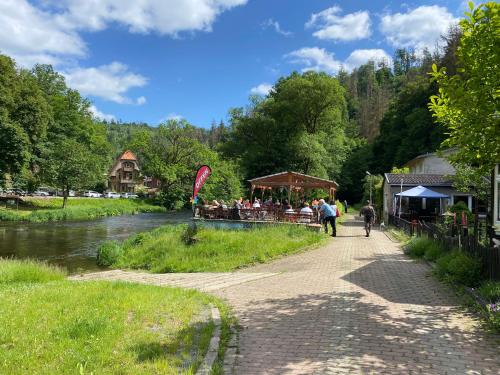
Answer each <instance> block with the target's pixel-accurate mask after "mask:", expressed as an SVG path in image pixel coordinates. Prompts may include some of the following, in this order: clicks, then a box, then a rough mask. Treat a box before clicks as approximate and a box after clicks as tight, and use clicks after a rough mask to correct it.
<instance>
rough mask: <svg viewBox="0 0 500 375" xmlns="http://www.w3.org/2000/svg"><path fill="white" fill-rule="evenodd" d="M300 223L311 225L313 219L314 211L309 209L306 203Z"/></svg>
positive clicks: (301, 213)
mask: <svg viewBox="0 0 500 375" xmlns="http://www.w3.org/2000/svg"><path fill="white" fill-rule="evenodd" d="M300 215H301V216H302V217H301V218H300V221H301V222H303V223H310V222H311V217H312V216H313V210H312V209H311V207H309V203H307V202H305V203H304V207H302V208H301V209H300Z"/></svg>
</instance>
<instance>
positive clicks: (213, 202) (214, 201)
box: [210, 199, 220, 208]
mask: <svg viewBox="0 0 500 375" xmlns="http://www.w3.org/2000/svg"><path fill="white" fill-rule="evenodd" d="M219 206H220V203H219V202H217V200H215V199H214V200H213V201H212V204H211V205H210V208H218V207H219Z"/></svg>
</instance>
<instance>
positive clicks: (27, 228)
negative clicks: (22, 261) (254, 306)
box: [0, 212, 191, 273]
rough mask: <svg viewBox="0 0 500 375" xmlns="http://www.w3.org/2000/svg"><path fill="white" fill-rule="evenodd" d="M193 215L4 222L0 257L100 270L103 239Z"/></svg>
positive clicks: (123, 236) (183, 220) (119, 237)
mask: <svg viewBox="0 0 500 375" xmlns="http://www.w3.org/2000/svg"><path fill="white" fill-rule="evenodd" d="M190 218H191V213H190V212H182V213H166V214H164V213H163V214H157V213H156V214H151V213H145V214H137V215H122V216H112V217H106V218H103V219H98V220H91V221H57V222H49V223H10V222H0V257H12V258H32V259H39V260H44V261H47V262H49V263H52V264H57V265H59V266H62V267H65V268H66V269H67V270H68V272H69V273H75V272H83V271H93V270H98V269H99V267H98V266H97V265H96V254H97V248H98V247H99V245H100V244H101V243H102V242H103V241H106V240H117V241H121V240H124V239H126V238H127V237H129V236H130V235H132V234H134V233H138V232H143V231H147V230H151V229H153V228H156V227H159V226H161V225H166V224H179V223H187V222H188V221H189V220H190Z"/></svg>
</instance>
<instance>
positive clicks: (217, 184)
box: [131, 120, 241, 209]
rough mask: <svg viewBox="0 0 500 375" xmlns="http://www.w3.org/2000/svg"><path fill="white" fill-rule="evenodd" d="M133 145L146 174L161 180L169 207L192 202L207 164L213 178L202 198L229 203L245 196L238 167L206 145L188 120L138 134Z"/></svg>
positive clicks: (172, 122) (206, 186) (165, 200)
mask: <svg viewBox="0 0 500 375" xmlns="http://www.w3.org/2000/svg"><path fill="white" fill-rule="evenodd" d="M131 146H132V147H131V148H132V149H133V150H134V151H136V152H137V154H138V157H139V158H140V162H141V165H142V166H143V172H144V174H146V175H149V176H153V177H155V178H157V179H159V180H160V182H161V187H162V199H163V204H164V205H165V206H166V207H167V208H171V209H173V208H181V207H183V206H185V205H186V204H187V203H188V202H189V198H190V197H191V194H192V188H193V180H194V177H195V173H196V171H197V170H198V168H199V167H200V166H201V165H203V164H207V165H209V166H210V167H211V168H212V175H211V176H210V178H209V179H208V180H207V182H206V184H205V186H204V187H203V190H202V192H201V196H202V197H204V198H205V199H227V200H229V199H231V198H237V197H239V196H240V195H241V186H240V183H239V181H240V179H239V176H238V175H237V173H236V166H235V165H234V164H233V163H230V162H226V161H224V160H222V159H221V158H220V157H219V156H218V154H217V153H216V152H215V151H213V150H210V148H209V147H208V146H207V145H204V144H202V143H201V142H200V141H199V140H198V139H197V129H196V128H195V127H194V126H192V125H190V124H188V123H187V121H185V120H180V121H177V120H170V121H168V122H167V123H166V124H162V125H160V126H159V127H158V129H157V130H156V131H154V132H151V131H142V132H138V133H136V134H135V135H134V139H133V140H132V143H131Z"/></svg>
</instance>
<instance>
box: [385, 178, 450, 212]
mask: <svg viewBox="0 0 500 375" xmlns="http://www.w3.org/2000/svg"><path fill="white" fill-rule="evenodd" d="M403 197H406V198H417V199H422V206H424V205H425V207H422V208H427V205H426V200H427V199H439V213H442V212H443V202H442V200H443V199H445V198H449V195H445V194H441V193H438V192H437V191H434V190H431V189H428V188H426V187H423V186H421V185H419V186H416V187H414V188H412V189H408V190H406V191H402V192H401V193H398V194H395V197H394V209H396V207H397V206H396V198H399V217H401V203H402V199H403Z"/></svg>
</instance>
